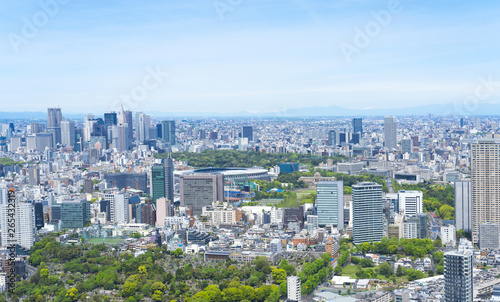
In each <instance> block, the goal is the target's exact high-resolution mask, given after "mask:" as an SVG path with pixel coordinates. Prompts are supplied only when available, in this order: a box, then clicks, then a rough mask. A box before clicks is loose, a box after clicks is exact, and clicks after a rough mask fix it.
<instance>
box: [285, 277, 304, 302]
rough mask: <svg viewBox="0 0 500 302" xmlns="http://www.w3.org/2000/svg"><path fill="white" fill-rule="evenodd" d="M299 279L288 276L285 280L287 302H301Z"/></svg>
mask: <svg viewBox="0 0 500 302" xmlns="http://www.w3.org/2000/svg"><path fill="white" fill-rule="evenodd" d="M300 286H301V284H300V277H297V276H290V277H288V278H287V279H286V287H287V298H288V300H287V301H294V302H295V301H301V300H302V293H301V288H300Z"/></svg>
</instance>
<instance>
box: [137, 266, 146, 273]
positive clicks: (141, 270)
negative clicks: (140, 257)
mask: <svg viewBox="0 0 500 302" xmlns="http://www.w3.org/2000/svg"><path fill="white" fill-rule="evenodd" d="M138 270H139V274H141V275H145V274H147V273H148V270H147V269H146V267H145V266H144V265H141V266H139V268H138Z"/></svg>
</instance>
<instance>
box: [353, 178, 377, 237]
mask: <svg viewBox="0 0 500 302" xmlns="http://www.w3.org/2000/svg"><path fill="white" fill-rule="evenodd" d="M383 207H384V205H383V201H382V186H381V185H379V184H377V183H373V182H362V183H358V184H356V185H353V186H352V212H353V223H352V236H353V242H354V244H360V243H364V242H370V241H380V240H381V239H382V237H383V226H384V222H383V216H384V213H383Z"/></svg>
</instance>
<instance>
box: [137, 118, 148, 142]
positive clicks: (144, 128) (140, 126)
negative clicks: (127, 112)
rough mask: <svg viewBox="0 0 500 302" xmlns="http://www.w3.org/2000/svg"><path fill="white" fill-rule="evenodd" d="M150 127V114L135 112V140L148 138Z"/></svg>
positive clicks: (141, 140) (140, 140)
mask: <svg viewBox="0 0 500 302" xmlns="http://www.w3.org/2000/svg"><path fill="white" fill-rule="evenodd" d="M150 127H151V116H150V115H147V114H144V113H142V112H137V113H136V114H135V136H136V139H137V141H139V142H144V141H146V140H148V139H149V128H150Z"/></svg>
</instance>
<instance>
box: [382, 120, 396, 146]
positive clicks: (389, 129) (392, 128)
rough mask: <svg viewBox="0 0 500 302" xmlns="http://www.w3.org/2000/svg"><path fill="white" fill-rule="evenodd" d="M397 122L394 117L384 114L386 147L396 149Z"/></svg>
mask: <svg viewBox="0 0 500 302" xmlns="http://www.w3.org/2000/svg"><path fill="white" fill-rule="evenodd" d="M397 128H398V123H397V121H396V117H394V116H386V117H385V118H384V142H385V148H386V149H396V147H397V145H398V141H397V138H396V131H397Z"/></svg>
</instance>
